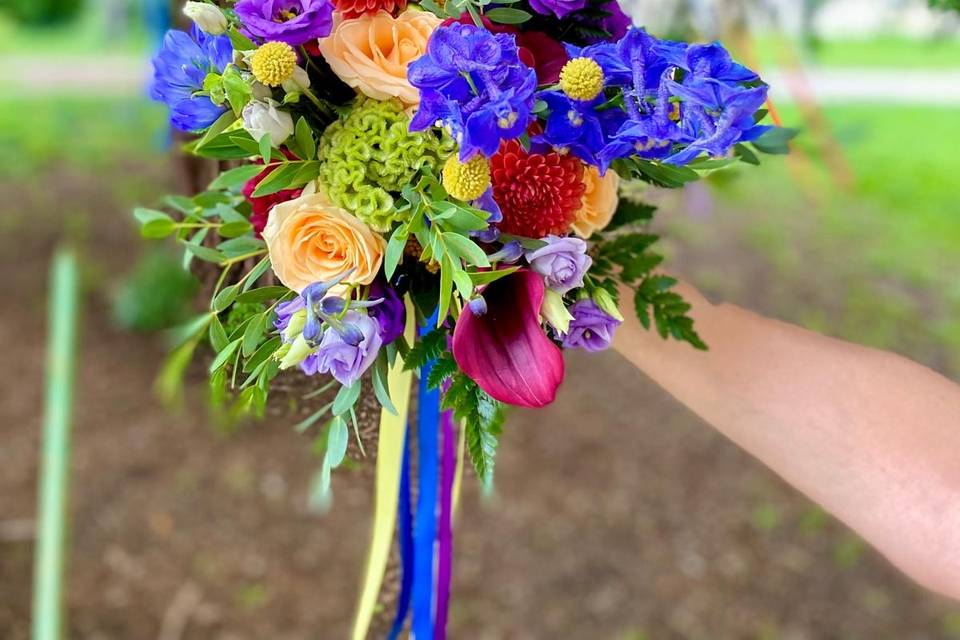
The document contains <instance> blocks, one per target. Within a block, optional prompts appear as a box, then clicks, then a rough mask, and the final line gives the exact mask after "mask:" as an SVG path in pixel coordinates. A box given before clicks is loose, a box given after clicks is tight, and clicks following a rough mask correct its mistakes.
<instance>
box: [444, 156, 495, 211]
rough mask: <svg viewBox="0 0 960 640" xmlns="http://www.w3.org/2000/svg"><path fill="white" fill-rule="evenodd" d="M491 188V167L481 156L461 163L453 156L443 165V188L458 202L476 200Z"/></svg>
mask: <svg viewBox="0 0 960 640" xmlns="http://www.w3.org/2000/svg"><path fill="white" fill-rule="evenodd" d="M489 186H490V165H489V163H487V159H486V158H484V157H483V156H482V155H480V154H477V155H475V156H473V157H472V158H470V159H469V160H467V161H466V162H460V160H458V159H457V156H455V155H453V156H450V158H449V159H448V160H447V163H446V164H445V165H443V188H444V189H446V190H447V193H449V194H450V195H451V196H453V197H454V198H456V199H457V200H463V201H464V202H469V201H470V200H476V199H477V198H479V197H480V196H482V195H483V192H484V191H486V190H487V187H489Z"/></svg>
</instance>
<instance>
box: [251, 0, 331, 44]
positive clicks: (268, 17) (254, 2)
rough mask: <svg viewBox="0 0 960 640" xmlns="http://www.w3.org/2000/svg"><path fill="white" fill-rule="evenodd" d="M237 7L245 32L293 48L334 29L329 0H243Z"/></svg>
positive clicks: (326, 34)
mask: <svg viewBox="0 0 960 640" xmlns="http://www.w3.org/2000/svg"><path fill="white" fill-rule="evenodd" d="M234 9H235V10H236V12H237V16H239V18H240V21H241V22H242V23H243V29H242V31H243V33H244V34H245V35H247V36H250V37H251V38H254V39H256V40H278V41H280V42H286V43H287V44H289V45H290V46H291V47H298V46H300V45H302V44H306V43H307V42H310V41H311V40H317V39H318V38H324V37H326V36H328V35H330V30H331V29H332V28H333V4H332V3H331V2H330V0H240V1H239V2H237V4H236V6H235V7H234Z"/></svg>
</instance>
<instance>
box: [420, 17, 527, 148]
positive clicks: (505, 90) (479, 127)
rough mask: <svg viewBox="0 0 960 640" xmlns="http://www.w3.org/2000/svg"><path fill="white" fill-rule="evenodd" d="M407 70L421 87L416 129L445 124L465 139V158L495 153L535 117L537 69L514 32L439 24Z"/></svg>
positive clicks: (460, 141) (462, 145)
mask: <svg viewBox="0 0 960 640" xmlns="http://www.w3.org/2000/svg"><path fill="white" fill-rule="evenodd" d="M407 75H408V78H409V80H410V83H411V84H412V85H413V86H415V87H417V88H418V89H419V90H420V108H419V109H418V110H417V113H416V114H415V115H414V117H413V120H412V121H411V123H410V130H411V131H422V130H424V129H427V128H429V127H432V126H434V125H437V124H439V125H441V126H443V127H444V128H445V129H446V130H447V131H448V132H449V133H450V135H451V136H452V137H453V138H454V139H455V140H456V141H457V143H458V144H459V145H460V159H461V160H468V159H469V158H471V157H473V156H474V155H476V154H477V153H482V154H483V155H484V156H487V157H489V156H491V155H493V154H494V153H496V151H497V149H498V148H499V147H500V142H501V140H510V139H513V138H517V137H519V136H520V135H522V134H523V133H525V132H526V130H527V126H528V125H529V124H530V120H531V119H532V118H533V114H532V112H533V103H534V94H535V92H536V88H537V75H536V72H535V71H534V70H533V69H531V68H530V67H528V66H526V65H525V64H523V62H521V61H520V57H519V51H518V49H517V45H516V42H515V41H514V37H513V36H512V35H509V34H505V33H500V34H493V33H490V32H489V31H487V30H486V29H481V28H478V27H475V26H473V25H465V24H459V23H453V24H450V25H447V26H444V27H439V28H438V29H437V30H436V31H435V32H434V33H433V35H432V36H431V37H430V42H429V44H428V45H427V52H426V55H423V56H421V57H420V58H418V59H417V60H415V61H414V62H413V63H412V64H411V65H410V67H409V70H408V72H407Z"/></svg>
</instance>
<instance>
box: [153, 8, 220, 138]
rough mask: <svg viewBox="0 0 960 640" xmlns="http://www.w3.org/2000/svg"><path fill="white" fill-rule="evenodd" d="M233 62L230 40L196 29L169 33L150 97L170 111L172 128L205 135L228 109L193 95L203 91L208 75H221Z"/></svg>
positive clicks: (155, 68)
mask: <svg viewBox="0 0 960 640" xmlns="http://www.w3.org/2000/svg"><path fill="white" fill-rule="evenodd" d="M232 61H233V45H232V44H231V43H230V38H228V37H227V36H212V35H210V34H208V33H205V32H204V31H202V30H200V29H199V28H198V27H197V26H196V25H194V27H193V28H192V29H191V30H190V33H189V34H187V33H185V32H183V31H173V30H171V31H167V33H166V35H165V36H164V37H163V45H162V46H161V48H160V51H158V52H157V54H156V55H155V56H154V57H153V80H152V82H151V83H150V97H151V98H153V99H154V100H157V101H159V102H164V103H166V105H167V106H168V107H170V124H171V125H173V126H174V127H176V128H177V129H179V130H181V131H191V132H192V131H202V130H203V129H206V128H208V127H209V126H210V125H212V124H213V123H214V122H216V120H217V118H219V117H220V116H221V115H223V114H224V113H225V112H226V110H227V108H226V107H225V106H221V105H216V104H214V103H213V100H211V99H210V98H209V97H208V96H202V95H194V94H195V93H196V92H198V91H202V90H203V81H204V79H205V78H206V77H207V75H208V74H210V73H222V72H223V70H224V69H225V68H226V67H227V65H228V64H229V63H230V62H232Z"/></svg>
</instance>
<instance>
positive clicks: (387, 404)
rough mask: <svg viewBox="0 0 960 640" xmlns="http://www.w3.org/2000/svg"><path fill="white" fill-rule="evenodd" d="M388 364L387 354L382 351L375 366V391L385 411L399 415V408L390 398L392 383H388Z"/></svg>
mask: <svg viewBox="0 0 960 640" xmlns="http://www.w3.org/2000/svg"><path fill="white" fill-rule="evenodd" d="M388 375H389V372H388V364H387V354H386V353H381V354H380V356H379V357H378V358H377V362H376V364H374V367H373V374H372V375H371V378H372V379H373V393H374V395H376V396H377V402H379V403H380V406H381V407H383V409H384V410H385V411H388V412H390V413H392V414H393V415H399V414H398V413H397V408H396V407H395V406H393V400H392V399H391V398H390V385H389V383H388Z"/></svg>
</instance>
